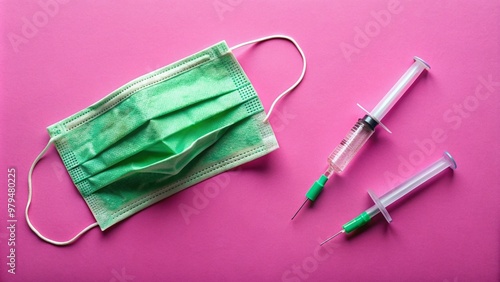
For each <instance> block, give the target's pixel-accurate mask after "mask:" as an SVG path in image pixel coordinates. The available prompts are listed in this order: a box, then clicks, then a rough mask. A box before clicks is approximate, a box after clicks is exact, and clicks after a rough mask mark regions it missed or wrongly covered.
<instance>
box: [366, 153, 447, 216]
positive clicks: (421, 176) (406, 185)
mask: <svg viewBox="0 0 500 282" xmlns="http://www.w3.org/2000/svg"><path fill="white" fill-rule="evenodd" d="M447 168H451V169H456V168H457V163H456V162H455V160H454V159H453V157H452V156H451V155H450V153H448V152H444V154H443V156H442V157H441V158H440V159H439V160H437V161H435V162H434V163H432V164H431V165H429V166H428V167H426V168H425V169H423V170H422V171H421V172H419V173H417V174H416V175H414V176H412V177H411V178H410V179H408V180H406V181H405V182H403V183H401V184H400V185H398V186H397V187H395V188H393V189H392V190H390V191H389V192H387V193H385V194H384V195H382V196H381V197H380V198H377V197H376V196H375V199H374V196H373V195H370V196H372V199H374V201H375V205H374V206H372V207H371V208H369V209H368V210H366V212H367V213H368V215H369V216H370V217H373V216H375V215H376V214H378V213H379V212H380V211H381V210H382V211H385V208H386V207H388V206H389V205H390V204H392V203H394V202H396V201H397V200H399V199H401V198H402V197H403V196H405V195H408V194H409V193H410V192H411V191H413V190H414V189H415V188H417V187H419V186H420V185H422V184H423V183H425V182H426V181H428V180H429V179H431V178H433V177H434V176H436V175H437V174H439V173H440V172H442V171H443V170H445V169H447ZM377 202H378V203H377ZM385 212H386V211H385ZM384 216H386V215H384ZM387 216H388V214H387ZM387 216H386V219H387V218H388V217H387ZM389 218H390V217H389ZM387 221H389V222H390V220H389V219H388V220H387Z"/></svg>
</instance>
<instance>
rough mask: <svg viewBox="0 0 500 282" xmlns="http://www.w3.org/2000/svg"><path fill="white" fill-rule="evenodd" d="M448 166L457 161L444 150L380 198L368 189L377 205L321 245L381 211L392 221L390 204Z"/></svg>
mask: <svg viewBox="0 0 500 282" xmlns="http://www.w3.org/2000/svg"><path fill="white" fill-rule="evenodd" d="M447 168H451V169H453V170H454V169H456V168H457V163H456V162H455V160H454V159H453V157H452V156H451V155H450V153H448V152H444V154H443V156H442V157H441V158H440V159H439V160H437V161H435V162H434V163H432V164H431V165H429V166H428V167H426V168H425V169H423V170H422V171H421V172H419V173H417V174H416V175H414V176H413V177H411V178H410V179H408V180H406V181H405V182H403V183H401V184H400V185H398V186H397V187H395V188H393V189H392V190H390V191H389V192H387V193H385V194H384V195H382V196H381V197H380V198H379V197H377V196H376V195H375V193H373V191H371V190H368V194H369V195H370V197H371V198H372V200H373V202H374V203H375V205H373V206H372V207H371V208H369V209H367V210H366V211H364V212H362V213H361V214H360V215H358V216H357V217H355V218H354V219H353V220H351V221H349V222H348V223H346V224H344V225H343V226H342V229H341V230H340V231H339V232H337V233H336V234H335V235H333V236H331V237H330V238H328V239H326V240H325V241H323V243H321V244H320V245H323V244H325V243H326V242H328V241H330V240H332V239H333V238H335V237H337V236H338V235H340V234H342V233H350V232H352V231H354V230H356V229H358V228H360V227H361V226H363V225H365V224H367V223H368V222H369V221H370V220H371V219H372V218H373V217H374V216H376V215H377V214H379V213H382V215H383V216H384V217H385V219H386V220H387V222H389V223H391V221H392V218H391V216H390V215H389V213H388V212H387V209H386V208H387V207H388V206H389V205H391V204H393V203H395V202H397V201H398V200H399V199H401V198H402V197H404V196H406V195H408V194H409V193H410V192H411V191H413V190H415V188H417V187H419V186H420V185H422V184H423V183H425V182H426V181H428V180H430V179H431V178H433V177H434V176H436V175H437V174H439V173H440V172H442V171H443V170H445V169H447Z"/></svg>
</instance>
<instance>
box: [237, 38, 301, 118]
mask: <svg viewBox="0 0 500 282" xmlns="http://www.w3.org/2000/svg"><path fill="white" fill-rule="evenodd" d="M276 38H281V39H286V40H288V41H290V42H292V43H293V45H295V48H297V50H298V51H299V53H300V56H301V57H302V64H303V66H302V72H301V73H300V76H299V78H298V79H297V81H296V82H295V83H294V84H293V85H292V86H290V87H289V88H288V89H287V90H285V91H283V93H281V94H280V95H279V96H278V97H276V99H274V102H273V103H272V104H271V108H270V109H269V112H268V113H267V115H266V117H265V118H264V121H263V122H267V120H268V119H269V117H270V116H271V113H272V112H273V110H274V107H275V106H276V104H277V103H278V102H279V101H280V100H281V99H282V98H283V97H285V96H286V95H287V94H288V93H290V92H291V91H292V90H293V89H294V88H295V87H297V85H299V83H300V82H302V79H303V78H304V75H305V74H306V66H307V62H306V55H304V52H303V51H302V48H300V46H299V44H298V43H297V41H295V39H293V38H291V37H290V36H286V35H281V34H277V35H270V36H266V37H262V38H258V39H254V40H250V41H247V42H243V43H241V44H238V45H236V46H233V47H231V48H229V50H231V51H233V50H234V49H237V48H240V47H243V46H245V45H249V44H254V43H257V42H261V41H266V40H269V39H276Z"/></svg>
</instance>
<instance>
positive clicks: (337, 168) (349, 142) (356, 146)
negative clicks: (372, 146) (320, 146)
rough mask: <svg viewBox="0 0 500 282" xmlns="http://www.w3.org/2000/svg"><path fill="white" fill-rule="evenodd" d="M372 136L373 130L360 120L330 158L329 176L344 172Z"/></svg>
mask: <svg viewBox="0 0 500 282" xmlns="http://www.w3.org/2000/svg"><path fill="white" fill-rule="evenodd" d="M372 134H373V129H372V128H371V127H370V126H369V125H368V124H366V123H365V122H363V121H362V120H358V122H356V124H355V125H354V126H353V127H352V128H351V131H349V133H348V134H347V136H346V137H345V138H344V139H343V140H342V142H340V144H339V145H338V146H337V148H335V150H334V151H333V152H332V153H331V154H330V156H329V157H328V164H329V168H328V174H331V173H333V172H335V173H340V172H342V171H343V170H344V169H345V168H346V166H347V165H348V164H349V162H350V161H351V160H352V159H353V158H354V156H355V155H356V153H358V151H359V150H360V149H361V147H363V145H364V144H365V143H366V141H367V140H368V139H369V138H370V136H371V135H372ZM327 176H329V175H327Z"/></svg>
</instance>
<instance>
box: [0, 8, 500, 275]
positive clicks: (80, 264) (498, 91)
mask: <svg viewBox="0 0 500 282" xmlns="http://www.w3.org/2000/svg"><path fill="white" fill-rule="evenodd" d="M383 15H385V17H383ZM387 15H389V16H390V17H387ZM499 18H500V5H499V2H498V1H431V0H425V1H401V2H394V1H391V0H383V1H364V0H356V1H352V0H349V1H328V0H325V1H320V0H317V1H249V0H204V1H202V0H198V1H60V2H54V1H53V0H52V1H51V0H40V2H38V1H7V0H3V1H0V19H1V20H0V24H1V27H0V29H1V41H0V42H1V43H0V44H1V45H0V55H1V64H0V72H1V73H0V91H1V95H2V96H1V97H2V99H1V100H0V103H1V104H0V107H1V109H0V113H1V117H0V118H1V120H0V121H1V157H0V160H1V170H0V171H1V173H0V176H1V181H0V183H2V184H1V186H2V187H4V188H2V189H0V207H1V209H2V210H1V211H0V215H1V221H0V257H1V260H0V261H1V264H0V265H1V266H0V270H1V271H0V280H2V281H7V280H9V281H10V280H11V281H29V280H32V281H35V280H36V281H130V280H134V281H160V280H163V281H165V280H169V281H180V280H184V281H280V280H281V281H305V280H308V281H334V280H335V281H377V280H378V281H498V280H499V279H500V272H499V269H500V257H499V253H500V244H499V242H500V240H499V239H500V224H499V220H498V217H499V216H500V205H499V204H500V203H499V199H500V193H499V187H500V181H499V180H498V174H497V173H498V172H497V170H498V168H499V167H500V161H499V154H498V149H499V148H498V143H497V140H498V139H499V138H500V127H499V122H498V120H497V119H498V107H499V105H500V103H499V102H500V98H499V96H500V68H499V35H500V32H499V28H498V27H499ZM377 19H378V21H377ZM35 24H36V25H38V26H36V25H35ZM30 25H33V26H31V28H30ZM361 33H364V34H365V35H361ZM271 34H286V35H289V36H292V37H294V38H295V39H296V40H297V41H298V42H299V43H300V45H301V46H302V48H303V49H304V52H305V54H306V56H307V59H308V69H307V74H306V76H305V78H304V81H303V82H302V84H301V85H300V86H299V87H298V88H297V89H296V90H295V91H294V92H293V93H292V94H290V95H289V96H288V97H287V98H285V99H284V100H283V102H282V103H281V104H279V105H278V107H277V109H276V110H277V112H276V113H275V115H273V116H272V118H271V124H272V125H273V128H274V129H275V132H276V135H277V138H278V140H279V142H280V146H281V148H280V149H279V150H277V151H275V152H273V153H271V154H269V155H267V156H265V157H263V158H261V159H259V160H256V161H254V162H251V163H249V164H246V165H244V166H242V167H241V168H240V169H238V170H235V171H230V172H226V173H224V174H221V175H219V176H217V177H215V178H212V179H209V180H207V181H205V182H202V183H200V184H199V185H196V186H194V187H191V188H189V189H187V190H184V191H183V192H181V193H178V194H176V195H175V196H173V197H170V198H168V199H165V200H163V201H162V202H160V203H158V204H156V205H154V206H152V207H150V208H148V209H146V210H144V211H142V212H140V213H138V214H137V215H135V216H133V217H131V218H129V219H128V220H126V221H124V222H122V223H120V224H118V225H116V226H115V227H114V228H111V229H110V230H108V231H106V232H101V231H100V230H99V229H93V230H91V231H90V232H88V233H87V234H86V235H84V236H83V237H81V238H80V239H79V240H78V241H77V242H76V243H75V244H73V245H71V246H68V247H55V246H52V245H49V244H47V243H44V242H43V241H41V240H40V239H38V237H36V236H35V235H34V234H33V233H32V232H31V230H29V228H28V226H27V225H26V222H25V219H24V208H25V205H26V201H27V174H28V170H29V166H30V164H31V162H32V161H33V160H34V158H35V157H36V155H37V154H38V153H39V152H40V151H41V150H42V148H43V147H44V146H45V144H46V142H47V141H48V139H49V138H48V134H47V132H46V131H45V128H46V127H47V126H49V125H51V124H53V123H54V122H57V121H59V120H61V119H63V118H65V117H67V116H69V115H71V114H73V113H75V112H77V111H78V110H81V109H83V108H85V107H87V106H89V105H90V104H91V103H93V102H95V101H97V100H99V99H100V98H102V97H104V96H105V95H106V94H107V93H109V92H111V91H112V90H114V89H116V88H117V87H119V86H121V85H122V84H124V83H126V82H127V81H129V80H131V79H133V78H135V77H137V76H139V75H142V74H144V73H146V72H149V71H152V70H154V69H156V68H158V67H161V66H164V65H167V64H169V63H171V62H173V61H176V60H178V59H181V58H183V57H186V56H188V55H190V54H192V53H194V52H196V51H199V50H201V49H203V48H205V47H207V46H210V45H212V44H214V43H216V42H218V41H220V40H226V41H227V42H228V44H229V45H230V46H233V45H236V44H238V43H241V42H243V41H247V40H251V39H255V38H258V37H262V36H267V35H271ZM16 36H17V37H16ZM363 36H366V38H363ZM345 46H350V48H351V51H352V53H346V52H343V49H342V48H347V47H345ZM344 51H345V50H344ZM236 54H237V57H238V60H239V61H240V63H241V64H242V66H243V67H244V69H245V71H246V72H247V74H248V76H249V77H250V79H251V80H252V82H253V84H254V86H255V88H256V89H257V92H258V93H259V96H260V97H261V99H262V101H263V104H264V106H265V107H266V109H268V108H269V106H270V105H271V103H272V101H273V99H274V98H275V97H276V95H277V94H278V93H279V92H280V91H282V90H284V89H285V88H287V87H288V86H289V85H290V84H292V83H293V82H294V81H295V79H296V78H297V76H298V75H299V73H300V68H301V60H300V57H299V56H298V54H297V52H296V51H295V49H294V47H293V45H291V44H289V43H288V42H286V41H283V40H273V41H269V42H266V43H263V44H259V45H258V46H254V47H252V48H245V49H244V50H241V51H240V50H238V51H237V52H236ZM414 55H417V56H420V57H422V58H423V59H424V60H426V61H427V62H428V63H429V64H430V65H431V67H432V69H431V71H430V72H429V73H428V74H427V75H424V76H422V77H421V79H419V80H418V81H417V83H416V84H415V85H414V87H412V88H411V89H410V90H409V91H408V92H407V94H406V95H405V96H404V97H403V98H402V99H401V100H400V101H399V102H398V104H397V105H396V106H395V107H394V109H393V110H392V111H391V112H390V113H389V114H388V115H387V117H386V118H385V119H384V122H385V124H386V125H387V126H388V127H389V128H390V129H391V130H392V131H393V134H388V133H386V132H385V131H384V130H382V129H381V128H380V129H378V130H377V132H376V133H375V134H374V136H373V137H372V138H371V140H369V142H368V144H367V145H366V146H365V148H364V149H363V150H362V151H361V152H360V154H359V155H358V156H357V158H356V159H355V160H354V161H353V162H352V163H351V164H350V166H349V167H348V169H347V170H346V171H345V172H344V173H343V174H342V175H341V176H340V177H335V178H334V179H333V180H331V181H330V182H328V184H327V186H326V188H325V190H324V191H323V193H322V195H321V196H320V197H319V199H318V200H317V201H316V203H315V204H314V205H313V206H309V207H306V208H305V209H304V210H303V211H302V212H301V214H299V216H298V217H297V218H296V220H294V221H293V222H291V221H290V217H291V216H292V215H293V213H294V212H295V210H296V209H297V208H298V207H299V205H300V204H301V203H302V201H303V200H304V193H305V192H306V190H307V189H308V188H309V186H310V185H311V184H312V183H313V181H314V180H315V179H316V178H317V177H319V175H320V174H321V173H322V172H323V170H324V168H325V165H326V161H325V159H326V157H327V156H328V154H329V153H330V152H331V151H332V150H333V149H334V147H335V146H336V145H337V144H338V143H339V142H340V140H341V139H342V138H343V137H344V135H345V134H346V133H347V131H348V130H349V129H350V127H351V126H352V125H353V124H354V123H355V121H356V120H357V118H359V117H361V116H362V115H363V112H362V111H361V110H360V109H358V108H357V106H356V103H357V102H359V103H360V104H361V105H363V106H364V107H366V108H368V109H372V108H373V107H374V106H375V104H376V103H377V102H378V101H379V100H380V99H381V97H382V96H383V95H385V93H386V92H387V91H388V90H389V89H390V88H391V86H392V85H393V84H394V83H395V82H396V81H397V79H398V78H399V77H400V76H401V75H402V74H403V72H404V71H405V70H406V69H407V68H408V67H409V66H410V65H411V63H412V57H413V56H414ZM481 79H484V80H486V81H488V80H489V81H490V83H487V84H488V87H485V86H484V84H482V83H481ZM491 81H492V82H491ZM476 91H479V92H477V93H476ZM436 135H441V136H437V137H438V138H436ZM432 138H434V140H433V139H432ZM444 150H449V151H450V153H451V154H452V155H453V156H454V157H455V159H456V160H457V163H458V169H457V170H456V171H455V172H454V173H452V172H451V171H447V172H446V173H443V175H440V176H439V177H438V178H437V179H436V180H435V181H433V182H432V184H431V185H427V186H426V188H425V189H423V190H421V191H420V192H419V193H416V194H414V195H413V196H412V197H411V198H410V199H409V200H408V201H405V204H404V205H399V206H397V207H395V208H392V209H390V211H391V215H392V217H393V219H394V221H393V223H392V224H391V225H389V224H387V223H386V222H385V221H384V220H383V219H382V218H378V219H377V220H375V222H374V224H370V226H369V227H368V228H366V229H365V230H364V231H363V232H361V233H359V234H357V235H355V236H349V237H341V238H336V240H335V241H333V242H331V243H330V244H328V245H325V247H324V248H322V249H320V248H319V247H318V242H319V240H321V239H325V238H326V237H327V236H329V235H332V234H333V233H335V232H337V231H338V230H339V229H340V227H341V225H342V224H344V223H345V222H346V221H348V220H350V219H351V218H353V217H354V216H356V215H358V214H359V213H360V212H361V211H363V210H364V209H366V208H368V207H369V206H370V205H371V204H372V203H371V201H370V199H369V197H368V195H367V194H366V190H367V189H368V188H371V189H373V190H374V191H375V192H376V193H377V194H379V195H381V194H383V193H384V192H386V191H387V190H388V189H390V188H392V187H393V186H394V183H395V182H400V181H401V180H402V179H405V178H406V177H407V176H408V175H407V173H408V171H406V170H412V171H414V172H416V171H417V170H419V169H421V168H423V167H425V166H426V165H428V164H429V163H431V162H433V161H434V160H436V159H437V158H439V157H440V156H441V154H442V152H443V151H444ZM405 164H406V167H404V166H405ZM408 164H409V165H408ZM9 167H15V168H16V171H17V192H16V198H15V199H16V216H17V217H16V218H17V219H18V222H17V228H16V233H15V236H16V237H15V238H16V274H15V275H11V274H9V273H7V264H6V262H7V258H6V257H7V256H8V255H9V252H8V249H7V243H8V238H9V236H10V233H8V231H7V229H6V226H7V225H8V224H7V219H6V216H7V211H6V206H7V187H6V186H7V185H6V183H7V168H9ZM405 169H406V170H405ZM391 177H392V178H394V177H396V178H399V179H396V180H394V179H391ZM200 195H203V196H200ZM205 195H207V196H210V197H205ZM186 206H189V207H191V208H192V209H191V211H193V213H192V214H190V215H186V214H183V213H182V212H181V207H186ZM30 214H31V218H32V221H33V222H34V224H35V225H36V226H37V227H38V228H39V230H40V231H41V232H42V233H43V234H45V235H46V236H48V237H51V238H54V239H58V240H65V239H67V238H69V237H70V236H72V235H73V234H75V233H76V232H77V231H78V230H81V229H82V228H83V227H85V226H87V225H88V224H90V223H91V222H93V218H92V216H91V214H90V212H89V210H88V208H87V206H86V204H85V203H84V202H83V200H82V198H81V197H80V195H79V194H78V192H77V190H76V188H75V187H74V186H73V185H72V182H71V180H70V178H69V176H68V175H67V173H66V171H65V169H64V167H63V165H62V163H61V161H60V159H59V156H58V154H57V152H56V151H55V149H53V148H52V149H51V150H50V151H49V152H48V154H47V156H46V157H45V158H44V159H43V160H42V161H41V162H40V163H39V165H38V167H37V168H36V170H35V173H34V200H33V204H32V208H31V213H30Z"/></svg>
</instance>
